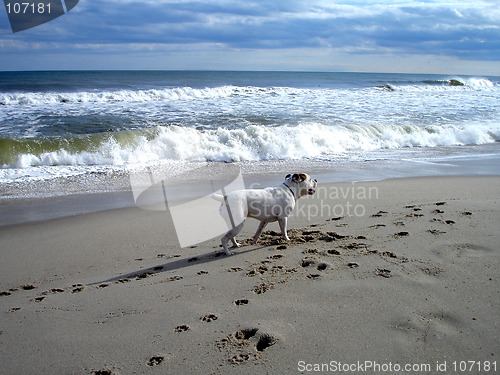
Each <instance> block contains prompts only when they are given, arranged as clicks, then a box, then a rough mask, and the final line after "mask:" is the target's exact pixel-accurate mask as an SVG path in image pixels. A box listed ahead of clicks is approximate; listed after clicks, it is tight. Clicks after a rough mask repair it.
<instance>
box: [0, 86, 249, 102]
mask: <svg viewBox="0 0 500 375" xmlns="http://www.w3.org/2000/svg"><path fill="white" fill-rule="evenodd" d="M237 91H241V90H240V89H239V88H238V87H235V86H221V87H215V88H204V89H195V88H191V87H177V88H168V89H151V90H117V91H96V92H68V93H55V92H48V93H40V92H37V93H3V94H0V104H2V105H43V104H58V103H71V104H73V103H117V102H128V103H130V102H132V103H141V102H151V101H153V102H154V101H178V100H193V99H217V98H223V97H228V96H231V95H233V94H234V93H235V92H237Z"/></svg>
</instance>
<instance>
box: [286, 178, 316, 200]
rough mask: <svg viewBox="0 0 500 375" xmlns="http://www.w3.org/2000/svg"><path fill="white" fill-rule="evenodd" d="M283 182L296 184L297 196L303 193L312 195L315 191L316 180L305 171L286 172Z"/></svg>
mask: <svg viewBox="0 0 500 375" xmlns="http://www.w3.org/2000/svg"><path fill="white" fill-rule="evenodd" d="M285 182H287V183H289V184H296V186H297V193H298V197H301V196H303V195H313V194H314V193H315V192H316V187H317V186H318V181H317V180H316V179H313V178H311V176H309V175H308V174H306V173H294V174H288V175H286V177H285Z"/></svg>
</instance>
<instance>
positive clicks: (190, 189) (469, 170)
mask: <svg viewBox="0 0 500 375" xmlns="http://www.w3.org/2000/svg"><path fill="white" fill-rule="evenodd" d="M467 150H470V152H471V153H472V154H470V155H467V154H466V153H465V152H466V151H467ZM406 151H407V152H408V155H407V158H404V159H402V160H392V159H390V158H389V159H387V160H384V159H383V158H382V156H381V154H380V155H378V154H377V153H376V154H374V155H372V156H374V157H376V159H375V160H373V161H370V160H360V161H349V160H345V161H340V160H339V161H336V162H328V161H321V160H316V161H314V160H309V161H300V160H298V161H294V160H284V161H274V162H254V163H231V164H224V163H223V164H220V163H216V164H214V168H215V170H216V171H217V172H216V173H215V174H214V175H216V176H218V175H219V172H220V171H223V169H221V168H224V167H225V166H228V167H232V169H234V168H235V167H237V168H239V169H240V170H241V173H242V175H243V178H244V182H245V185H246V186H247V187H250V186H254V187H266V186H274V185H276V184H279V183H280V182H281V179H282V178H283V177H284V176H285V175H286V174H288V173H290V172H300V171H305V172H307V173H309V174H310V175H312V176H314V178H316V179H317V180H318V181H319V183H320V185H321V184H323V183H345V182H363V181H384V180H391V179H399V178H418V177H433V178H440V177H447V176H497V175H500V143H496V144H488V145H482V146H470V147H467V146H463V148H461V149H460V150H457V149H454V150H450V149H449V148H443V149H442V150H435V151H434V152H435V153H436V154H435V155H433V157H431V158H429V157H427V156H425V155H427V153H428V152H429V150H423V151H422V150H418V149H415V150H406ZM421 152H423V153H422V154H421V155H420V153H421ZM377 155H378V156H377ZM439 155H441V156H439ZM424 156H425V157H424ZM377 158H379V159H377ZM195 165H196V164H195ZM209 165H210V164H209ZM230 169H231V168H230ZM198 170H200V171H204V170H205V169H204V168H198ZM219 170H220V171H219ZM92 176H93V177H92V178H90V180H87V179H86V178H79V177H77V176H73V177H70V178H69V179H66V178H65V179H62V180H60V181H59V182H57V181H50V180H49V181H39V182H36V181H34V182H31V183H30V184H28V185H27V186H25V187H24V186H23V185H21V186H19V187H17V188H15V187H13V186H11V185H8V184H7V185H4V186H3V188H2V195H3V197H1V198H0V210H1V211H2V215H0V227H5V226H10V225H17V224H23V223H30V222H36V221H43V220H50V219H57V218H63V217H71V216H75V215H81V214H86V213H94V212H101V211H107V210H113V209H118V208H125V207H134V206H135V205H136V204H135V201H134V196H133V194H132V190H131V182H130V180H129V178H128V176H127V175H122V176H121V177H120V176H116V175H111V176H108V175H106V174H93V175H92ZM206 181H207V177H206V175H205V174H203V173H202V174H200V175H195V176H190V178H189V182H188V183H187V184H183V190H185V191H186V194H187V198H189V194H193V195H196V194H197V193H198V192H196V187H195V184H196V183H197V182H201V183H206ZM109 189H112V190H113V189H114V191H107V190H109ZM35 191H40V192H44V195H43V196H39V197H30V196H27V197H23V196H21V197H16V194H19V193H20V192H23V194H26V193H27V192H28V193H29V192H31V194H35ZM54 208H56V209H54Z"/></svg>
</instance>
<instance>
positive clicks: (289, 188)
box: [283, 182, 297, 200]
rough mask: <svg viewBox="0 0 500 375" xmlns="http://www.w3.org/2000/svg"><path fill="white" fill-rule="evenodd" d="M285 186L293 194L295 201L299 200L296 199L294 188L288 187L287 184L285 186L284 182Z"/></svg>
mask: <svg viewBox="0 0 500 375" xmlns="http://www.w3.org/2000/svg"><path fill="white" fill-rule="evenodd" d="M283 185H285V186H286V187H287V188H288V190H290V193H292V196H293V199H294V200H297V198H295V193H294V192H293V190H292V188H291V187H290V186H288V185H287V184H285V183H284V182H283Z"/></svg>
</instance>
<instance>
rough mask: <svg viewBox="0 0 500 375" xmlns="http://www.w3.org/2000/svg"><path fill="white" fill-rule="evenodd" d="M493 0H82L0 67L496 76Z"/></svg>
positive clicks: (2, 32)
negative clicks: (361, 72) (359, 72)
mask: <svg viewBox="0 0 500 375" xmlns="http://www.w3.org/2000/svg"><path fill="white" fill-rule="evenodd" d="M499 62H500V6H499V3H498V0H474V1H471V0H466V1H464V0H449V1H430V0H427V1H413V0H401V1H388V0H380V1H368V0H365V1H361V0H360V1H331V0H330V1H327V0H263V1H254V0H247V1H241V0H214V1H210V0H205V1H201V0H200V1H191V0H155V1H153V0H143V1H138V0H137V1H129V0H94V1H92V0H80V2H79V4H78V5H77V6H76V7H75V8H74V9H73V10H71V11H70V12H69V13H67V14H66V15H64V16H62V17H60V18H58V19H56V20H53V21H51V22H48V23H46V24H43V25H41V26H38V27H36V28H33V29H30V30H26V31H22V32H19V33H15V34H13V33H12V31H11V29H10V26H9V23H8V18H7V13H6V10H5V8H3V7H2V8H1V10H0V70H47V69H49V70H53V69H200V70H204V69H208V70H213V69H215V70H300V71H364V72H410V73H414V72H415V73H450V74H472V75H500V63H499Z"/></svg>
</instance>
